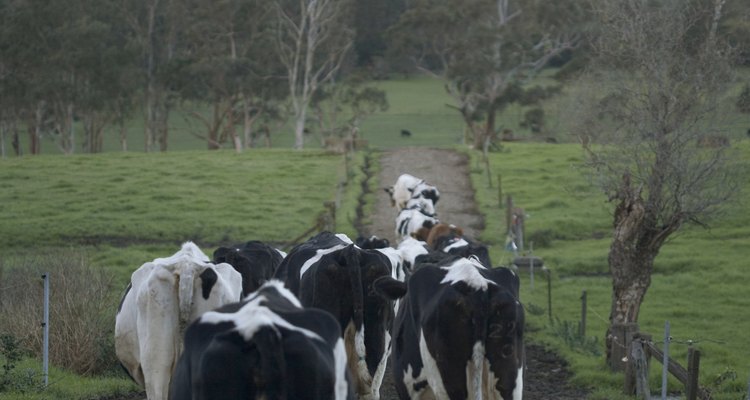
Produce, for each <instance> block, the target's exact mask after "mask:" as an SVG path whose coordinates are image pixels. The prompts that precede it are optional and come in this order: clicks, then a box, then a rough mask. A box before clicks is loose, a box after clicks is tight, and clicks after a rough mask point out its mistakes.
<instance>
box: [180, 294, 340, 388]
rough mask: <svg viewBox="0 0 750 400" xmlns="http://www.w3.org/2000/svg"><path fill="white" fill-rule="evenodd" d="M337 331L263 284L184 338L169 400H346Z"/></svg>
mask: <svg viewBox="0 0 750 400" xmlns="http://www.w3.org/2000/svg"><path fill="white" fill-rule="evenodd" d="M349 380H350V377H349V376H348V370H347V367H346V350H345V348H344V341H343V339H342V338H341V328H340V327H339V324H338V322H337V321H336V320H335V319H334V318H333V316H331V314H329V313H327V312H325V311H322V310H318V309H314V308H303V307H302V305H301V304H300V302H299V300H298V299H297V298H296V297H295V296H294V295H293V294H292V293H291V292H289V290H287V289H286V288H284V286H283V284H282V282H280V281H276V280H271V281H268V282H266V283H265V284H263V285H262V286H261V287H260V288H259V289H258V290H257V291H256V292H254V293H253V294H251V295H250V296H249V297H247V298H246V299H245V300H243V301H242V302H240V303H235V304H230V305H227V306H224V307H222V308H219V309H217V310H215V311H211V312H207V313H205V314H203V315H202V316H201V317H200V318H199V319H198V320H197V321H195V322H194V323H193V324H191V325H190V326H189V327H188V329H187V331H186V332H185V351H184V352H183V353H182V356H181V357H180V359H179V361H178V363H177V367H176V368H175V373H174V377H173V379H172V386H171V390H170V392H171V397H170V398H171V399H173V400H213V399H215V400H225V399H319V400H327V399H335V400H345V399H353V398H354V392H353V391H352V390H351V386H350V384H349Z"/></svg>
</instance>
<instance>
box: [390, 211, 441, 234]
mask: <svg viewBox="0 0 750 400" xmlns="http://www.w3.org/2000/svg"><path fill="white" fill-rule="evenodd" d="M438 223H440V221H439V220H438V219H437V218H435V217H433V216H431V215H428V214H425V213H423V212H422V210H420V209H418V208H404V209H403V210H401V211H400V212H399V213H398V216H396V237H397V238H400V240H403V239H404V238H406V237H413V238H416V239H418V240H423V241H424V240H426V239H427V236H426V232H429V231H430V229H432V227H433V226H435V225H437V224H438Z"/></svg>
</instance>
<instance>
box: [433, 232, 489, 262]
mask: <svg viewBox="0 0 750 400" xmlns="http://www.w3.org/2000/svg"><path fill="white" fill-rule="evenodd" d="M426 242H427V246H428V247H429V248H430V249H431V250H436V251H441V252H444V253H448V254H452V255H457V256H461V257H470V256H475V257H477V258H478V259H479V261H480V262H481V263H482V265H484V266H485V267H487V268H492V261H491V260H490V252H489V249H487V246H485V245H483V244H481V243H477V242H476V241H474V240H472V239H471V238H469V237H467V236H465V235H464V231H463V229H461V228H459V227H457V226H455V225H453V224H450V225H449V224H442V223H441V224H437V225H435V226H433V227H432V229H430V233H429V234H428V235H427V240H426Z"/></svg>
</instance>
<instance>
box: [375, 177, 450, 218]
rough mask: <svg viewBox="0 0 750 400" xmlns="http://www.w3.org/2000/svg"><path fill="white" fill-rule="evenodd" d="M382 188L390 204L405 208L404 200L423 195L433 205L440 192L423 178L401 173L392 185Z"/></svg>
mask: <svg viewBox="0 0 750 400" xmlns="http://www.w3.org/2000/svg"><path fill="white" fill-rule="evenodd" d="M384 190H385V191H386V193H388V194H389V196H390V198H391V205H392V206H394V207H397V208H398V209H402V208H405V207H406V202H408V201H409V199H412V198H418V197H424V198H425V199H429V200H431V201H432V204H433V206H434V205H435V204H437V202H438V199H440V192H439V191H438V189H437V188H436V187H435V186H432V185H429V184H427V183H425V181H424V179H419V178H417V177H415V176H413V175H409V174H402V175H401V176H399V177H398V179H397V180H396V183H395V184H394V185H393V186H391V187H388V188H385V189H384Z"/></svg>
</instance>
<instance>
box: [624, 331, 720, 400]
mask: <svg viewBox="0 0 750 400" xmlns="http://www.w3.org/2000/svg"><path fill="white" fill-rule="evenodd" d="M668 326H669V325H667V327H668ZM668 332H669V330H668V328H667V330H666V333H665V342H664V344H665V346H664V351H663V352H662V351H661V350H659V348H657V347H656V345H654V342H653V341H652V340H651V335H648V334H645V333H641V332H637V333H635V334H633V341H632V342H631V343H630V357H628V363H627V368H626V370H625V388H624V389H625V394H633V393H635V394H636V396H637V397H638V398H639V399H649V398H650V393H651V392H650V390H649V387H648V370H649V364H650V361H651V359H652V358H653V359H655V360H658V361H661V362H662V366H663V373H662V398H665V397H666V378H667V376H666V375H667V372H669V373H671V374H672V375H673V376H674V377H675V378H677V380H679V381H680V382H681V383H682V384H683V385H685V398H686V399H687V400H696V399H702V400H709V399H710V398H711V396H710V393H709V392H708V391H707V390H706V389H704V388H701V387H700V386H699V385H698V375H699V371H700V351H699V350H698V349H695V348H693V347H692V346H690V347H689V348H688V366H687V368H684V367H683V366H682V365H680V364H679V363H677V362H676V361H675V360H673V359H672V358H671V357H669V350H668V349H669V333H668Z"/></svg>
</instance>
